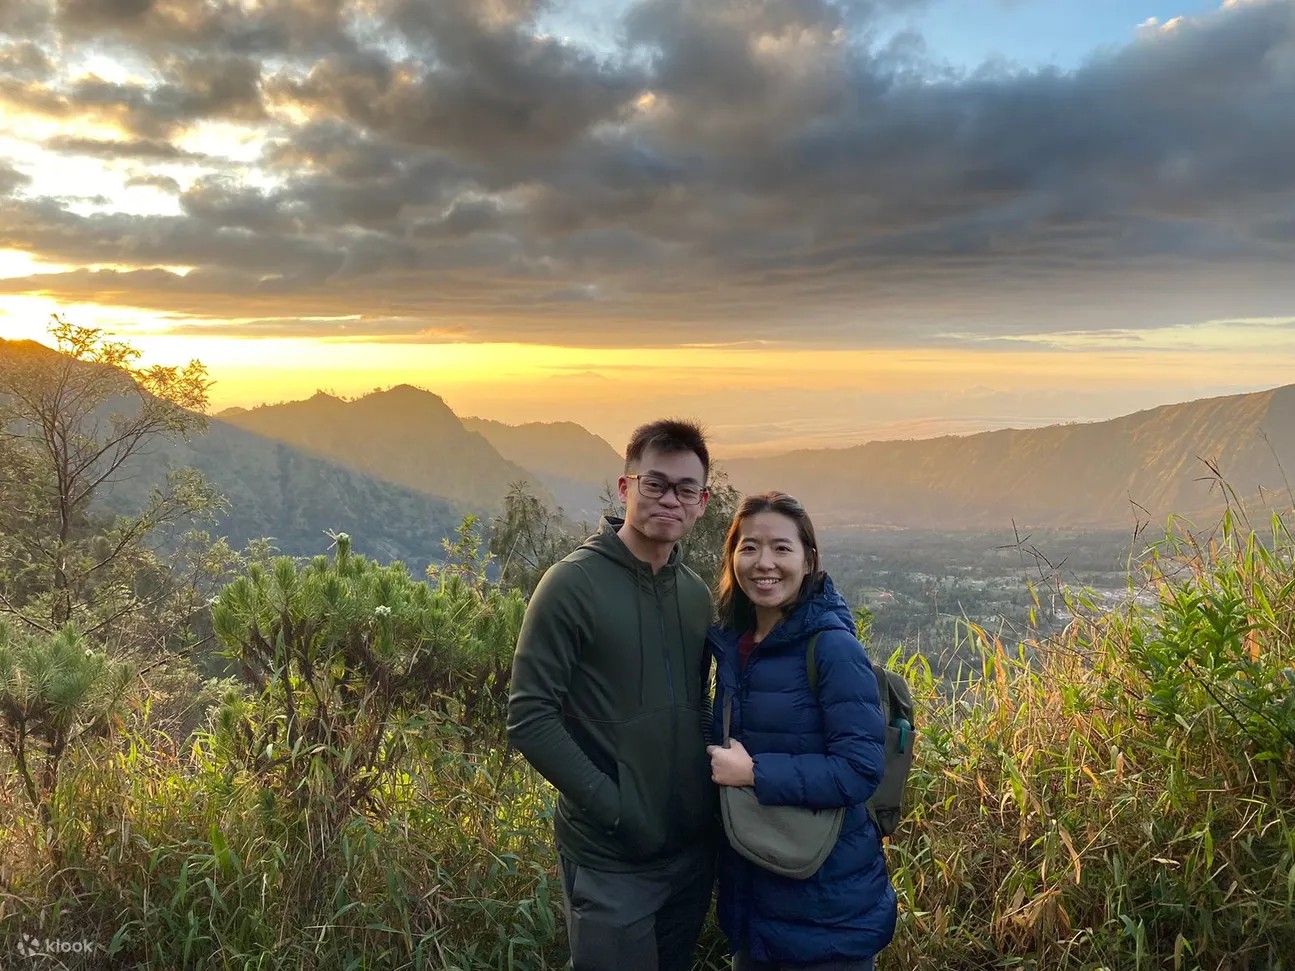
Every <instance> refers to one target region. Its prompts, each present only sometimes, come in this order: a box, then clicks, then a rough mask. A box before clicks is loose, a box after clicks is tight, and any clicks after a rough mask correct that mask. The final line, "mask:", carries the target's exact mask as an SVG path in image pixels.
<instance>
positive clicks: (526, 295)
mask: <svg viewBox="0 0 1295 971" xmlns="http://www.w3.org/2000/svg"><path fill="white" fill-rule="evenodd" d="M1292 257H1295V2H1292V0H1226V2H1221V3H1220V2H1217V0H1209V2H1203V0H1177V2H1172V0H1085V2H1083V3H1079V2H1074V0H552V2H547V3H546V2H540V0H438V2H437V3H428V2H426V0H207V2H205V3H202V4H199V3H196V2H192V0H3V2H0V336H3V337H10V338H22V337H27V338H33V339H45V333H46V322H47V321H48V319H49V315H50V314H51V313H53V312H58V313H61V314H63V315H64V316H65V317H67V318H68V319H71V320H73V321H75V322H77V323H80V324H85V325H92V326H97V327H101V328H103V329H104V330H105V331H107V332H109V333H111V334H113V335H115V336H117V337H120V338H124V339H127V340H129V341H131V342H132V343H134V344H135V345H136V346H137V347H139V348H140V349H141V351H142V352H143V353H144V360H145V361H146V362H158V363H184V362H186V361H188V360H190V359H193V358H197V359H199V360H201V361H202V362H203V363H204V364H205V365H206V367H207V369H208V372H209V374H210V376H211V378H212V379H213V382H214V383H213V386H212V392H211V396H212V404H213V407H214V408H215V409H216V410H219V409H220V408H223V407H226V406H230V405H242V406H247V405H252V404H256V403H260V402H266V401H270V402H273V401H283V400H291V399H297V398H303V397H307V396H309V395H310V394H311V393H313V392H314V391H315V390H317V389H323V390H328V391H330V392H333V393H336V394H344V395H355V394H362V393H365V392H367V391H370V390H373V389H375V388H383V387H390V386H393V385H396V384H401V383H409V384H414V385H417V386H420V387H425V388H427V389H429V390H432V391H435V392H436V393H438V394H440V395H441V396H442V397H444V398H445V400H446V401H447V402H448V403H449V404H450V405H451V407H453V408H454V409H455V410H456V411H457V412H458V413H459V414H461V415H465V416H466V415H478V416H482V417H489V418H496V419H499V420H503V421H508V422H522V421H531V420H542V421H556V420H573V421H578V422H580V423H581V424H584V425H585V426H586V427H588V428H590V429H591V430H592V431H594V432H596V433H598V434H600V435H603V436H604V437H605V438H607V439H608V440H609V441H610V442H612V443H613V444H614V445H617V446H619V445H621V444H622V443H623V441H624V439H625V438H626V437H627V435H628V433H629V430H630V429H631V428H632V427H633V426H634V425H635V424H637V423H638V422H640V421H643V420H648V419H651V418H655V417H659V416H661V415H665V414H681V415H687V416H691V417H696V418H699V419H701V420H702V421H703V423H705V424H706V425H707V426H708V428H709V429H710V430H711V433H712V438H713V440H714V443H715V452H716V454H717V455H720V456H723V455H726V454H730V455H737V454H750V453H756V452H762V451H766V452H767V451H771V450H776V449H782V448H789V447H800V446H817V445H822V446H840V445H847V444H854V443H857V442H861V441H866V440H869V439H873V438H895V437H929V436H932V435H939V434H947V433H964V432H972V431H977V430H982V429H987V428H997V427H1005V426H1009V425H1016V426H1025V425H1038V424H1044V423H1049V422H1056V421H1076V420H1096V419H1102V418H1109V417H1114V416H1116V415H1119V414H1125V413H1128V412H1131V411H1135V410H1139V409H1142V408H1147V407H1152V406H1154V405H1157V404H1163V403H1169V402H1173V401H1182V400H1189V399H1192V398H1198V397H1203V396H1207V395H1214V394H1227V393H1237V392H1243V391H1250V390H1259V389H1262V388H1267V387H1274V386H1277V385H1281V384H1286V383H1290V382H1291V381H1292V380H1295V367H1293V365H1295V282H1292V277H1293V276H1295V275H1293V274H1292V273H1291V272H1290V267H1291V263H1292Z"/></svg>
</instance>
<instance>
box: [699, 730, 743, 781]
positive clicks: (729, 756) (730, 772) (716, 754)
mask: <svg viewBox="0 0 1295 971" xmlns="http://www.w3.org/2000/svg"><path fill="white" fill-rule="evenodd" d="M729 745H730V748H724V747H723V746H722V745H707V746H706V754H707V755H709V756H710V780H711V782H715V783H718V784H719V785H721V786H753V785H755V762H754V761H753V760H752V759H751V756H750V754H749V753H748V752H747V750H746V749H745V748H744V747H743V745H742V743H741V742H739V741H737V740H736V739H734V740H733V741H731V742H730V743H729Z"/></svg>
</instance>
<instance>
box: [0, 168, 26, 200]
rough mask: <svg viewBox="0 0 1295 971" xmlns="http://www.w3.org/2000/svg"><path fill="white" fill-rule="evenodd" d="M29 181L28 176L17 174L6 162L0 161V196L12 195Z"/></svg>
mask: <svg viewBox="0 0 1295 971" xmlns="http://www.w3.org/2000/svg"><path fill="white" fill-rule="evenodd" d="M30 181H31V176H30V175H27V174H26V173H23V172H19V171H18V170H17V169H16V168H14V167H13V166H12V165H10V164H9V163H8V162H4V161H0V196H7V195H12V194H13V192H14V190H15V189H18V188H21V187H22V186H24V185H26V184H27V183H28V182H30Z"/></svg>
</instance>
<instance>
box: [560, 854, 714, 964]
mask: <svg viewBox="0 0 1295 971" xmlns="http://www.w3.org/2000/svg"><path fill="white" fill-rule="evenodd" d="M559 858H560V860H561V863H562V891H563V897H564V899H565V903H566V918H567V938H568V940H569V941H570V942H571V967H572V971H689V969H690V968H691V967H692V963H693V951H694V950H695V949H696V946H697V935H698V934H700V933H701V925H702V922H703V921H704V920H705V919H706V911H707V910H709V909H710V897H711V886H712V884H713V883H714V879H715V845H714V843H713V842H711V841H709V840H707V841H699V844H698V845H697V846H694V847H689V848H688V849H686V850H684V851H683V852H681V853H680V854H679V855H678V856H675V857H672V858H671V859H669V860H666V861H664V862H662V863H659V864H654V865H653V866H651V867H646V868H644V869H641V870H634V871H632V872H629V873H612V872H610V871H607V870H594V869H591V868H589V867H584V866H577V865H576V864H575V863H573V862H572V861H571V860H569V859H567V858H566V857H565V856H561V855H559Z"/></svg>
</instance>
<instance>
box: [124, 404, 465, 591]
mask: <svg viewBox="0 0 1295 971" xmlns="http://www.w3.org/2000/svg"><path fill="white" fill-rule="evenodd" d="M145 463H147V464H145ZM180 468H196V469H198V470H199V471H201V472H202V474H203V476H204V477H205V478H206V479H207V481H208V482H209V483H210V484H211V485H212V486H213V487H214V488H215V489H216V490H217V491H218V492H220V493H221V494H222V495H224V496H225V497H226V498H227V499H228V500H229V508H228V510H227V511H226V512H225V513H224V514H223V515H222V516H221V518H220V521H219V522H218V524H217V526H216V527H215V529H213V530H212V532H213V534H214V535H216V536H223V537H225V538H226V539H227V540H228V541H229V543H230V544H231V545H232V546H234V547H235V548H238V547H241V546H243V545H244V544H246V543H247V542H248V541H249V540H251V539H256V538H258V537H262V536H269V537H273V539H274V545H275V546H276V547H278V549H279V550H280V551H281V552H282V553H285V554H287V555H289V556H313V555H315V554H318V553H323V552H325V551H326V550H327V549H328V546H329V543H330V540H329V539H328V537H327V536H326V535H325V533H326V532H328V531H334V532H344V533H349V534H350V536H351V543H352V546H353V548H354V550H355V551H356V552H357V553H361V554H363V555H364V556H368V557H370V558H373V559H376V560H381V561H390V560H402V561H404V562H405V563H406V564H407V565H408V566H409V568H410V569H411V570H412V571H415V573H416V574H417V573H421V572H422V570H424V569H425V568H426V567H427V565H428V564H429V563H431V562H433V561H440V560H442V559H443V558H444V553H443V550H442V548H441V540H442V539H444V538H445V537H446V536H449V535H451V534H452V533H453V532H454V529H455V527H456V526H457V525H458V524H459V522H460V521H461V519H462V512H461V511H460V510H459V508H458V507H456V506H455V505H454V504H453V503H451V502H449V501H447V500H445V499H441V498H438V497H435V496H429V495H427V494H425V493H422V492H419V491H418V490H415V489H410V488H407V487H404V486H400V485H396V484H394V483H391V482H385V481H383V480H382V479H379V478H377V477H375V476H370V475H365V474H363V473H361V472H357V471H355V470H354V469H351V468H348V467H347V466H345V465H342V464H341V463H338V462H332V461H329V460H328V459H324V458H321V457H319V456H318V455H312V454H310V453H309V452H306V451H304V450H302V449H299V448H294V447H292V446H290V445H286V444H284V443H283V442H278V441H274V440H273V439H270V438H266V437H265V436H262V435H257V434H254V433H252V432H249V431H247V430H245V429H242V428H237V427H235V426H234V425H231V424H229V423H228V422H225V421H222V420H220V419H213V420H212V421H211V423H210V425H209V426H208V429H207V432H206V434H204V435H201V436H198V437H196V438H194V439H193V441H191V442H189V443H187V444H186V443H184V442H179V443H175V444H172V445H169V446H167V447H165V448H154V449H153V450H152V451H151V453H150V454H149V455H148V456H146V457H145V458H144V459H143V460H142V462H141V472H140V474H138V475H135V476H132V477H130V478H128V479H125V480H124V481H122V482H119V483H117V484H115V485H114V486H113V488H112V490H111V491H109V492H106V493H105V494H104V495H103V496H102V497H101V499H100V505H101V506H102V507H103V508H105V509H107V510H109V511H112V512H121V513H125V512H131V511H135V510H138V509H139V508H141V507H142V505H143V503H144V501H145V498H146V496H147V492H148V489H149V488H150V487H151V486H153V485H154V484H156V483H158V482H161V481H162V480H163V479H164V478H165V475H166V472H167V471H168V470H170V469H180Z"/></svg>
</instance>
